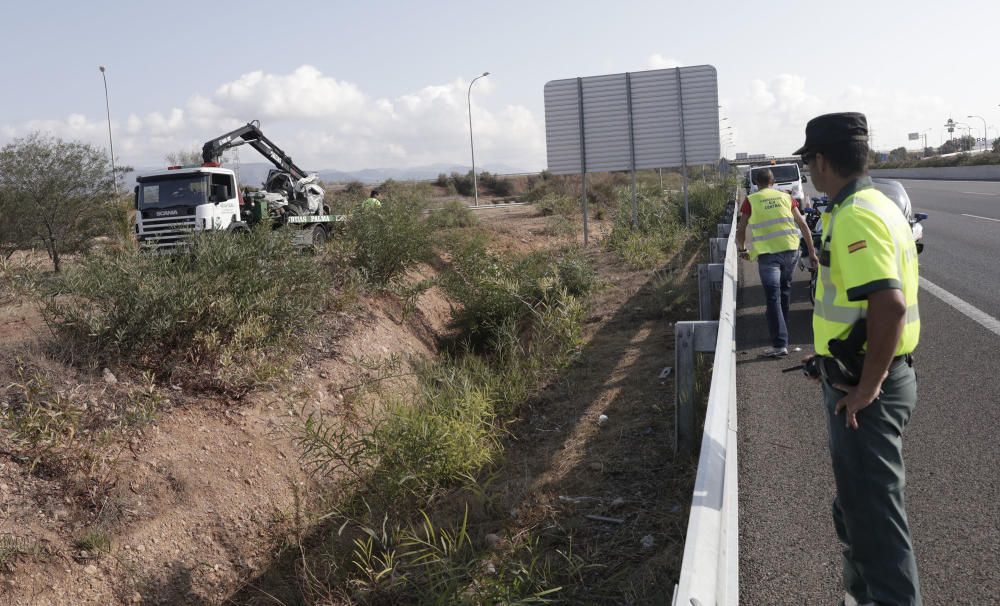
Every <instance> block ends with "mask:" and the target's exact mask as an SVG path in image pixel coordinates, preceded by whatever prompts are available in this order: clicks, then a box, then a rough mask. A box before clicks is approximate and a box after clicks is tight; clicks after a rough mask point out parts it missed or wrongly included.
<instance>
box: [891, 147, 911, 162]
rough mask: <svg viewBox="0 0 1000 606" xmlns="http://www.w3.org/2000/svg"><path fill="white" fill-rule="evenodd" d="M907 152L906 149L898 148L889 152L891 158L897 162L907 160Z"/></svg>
mask: <svg viewBox="0 0 1000 606" xmlns="http://www.w3.org/2000/svg"><path fill="white" fill-rule="evenodd" d="M906 156H907V152H906V148H905V147H897V148H896V149H894V150H892V151H891V152H889V157H890V158H891V159H893V160H895V161H897V162H898V161H901V160H906Z"/></svg>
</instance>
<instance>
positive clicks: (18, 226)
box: [0, 187, 31, 259]
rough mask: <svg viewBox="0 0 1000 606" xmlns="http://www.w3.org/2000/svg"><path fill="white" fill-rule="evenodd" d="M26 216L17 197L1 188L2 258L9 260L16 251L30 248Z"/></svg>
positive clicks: (0, 255)
mask: <svg viewBox="0 0 1000 606" xmlns="http://www.w3.org/2000/svg"><path fill="white" fill-rule="evenodd" d="M24 221H25V214H24V213H22V212H20V209H19V208H18V206H17V197H16V196H14V195H13V194H12V193H10V192H9V191H8V189H7V188H6V187H4V188H0V258H2V259H9V258H10V256H11V255H13V254H14V252H15V251H17V250H19V249H21V248H27V247H28V246H30V244H31V242H30V238H29V237H28V235H27V232H28V230H27V229H26V228H25V225H24Z"/></svg>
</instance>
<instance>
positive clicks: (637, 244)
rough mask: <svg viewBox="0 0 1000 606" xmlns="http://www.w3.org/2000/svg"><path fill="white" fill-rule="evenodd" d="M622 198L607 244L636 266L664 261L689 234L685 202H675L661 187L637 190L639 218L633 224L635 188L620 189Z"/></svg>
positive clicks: (657, 263)
mask: <svg viewBox="0 0 1000 606" xmlns="http://www.w3.org/2000/svg"><path fill="white" fill-rule="evenodd" d="M618 200H619V204H618V209H617V211H616V212H615V215H614V223H613V225H612V228H611V234H610V235H609V236H608V237H607V238H606V240H605V246H607V248H608V249H609V250H611V251H614V252H615V253H616V254H617V255H618V257H619V258H621V259H622V260H623V261H625V263H626V264H628V265H629V266H630V267H633V268H635V269H651V268H654V267H656V266H658V265H660V264H662V263H664V262H665V261H666V259H667V258H668V256H669V255H670V254H672V253H673V252H674V251H675V250H676V248H677V246H678V245H679V243H680V242H681V241H682V240H683V238H684V236H685V230H684V221H683V213H684V209H683V205H677V204H671V202H670V198H669V197H667V196H665V195H664V194H663V193H662V192H661V191H660V190H659V189H657V188H653V187H650V186H642V187H639V188H638V189H637V192H636V207H637V209H636V218H637V222H636V224H635V225H633V223H632V194H631V191H630V190H629V189H628V188H623V189H620V190H619V192H618ZM678 206H680V210H679V211H678Z"/></svg>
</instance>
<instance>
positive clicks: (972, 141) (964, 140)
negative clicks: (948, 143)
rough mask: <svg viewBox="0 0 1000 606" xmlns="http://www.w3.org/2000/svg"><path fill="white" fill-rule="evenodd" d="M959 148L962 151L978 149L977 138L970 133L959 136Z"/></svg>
mask: <svg viewBox="0 0 1000 606" xmlns="http://www.w3.org/2000/svg"><path fill="white" fill-rule="evenodd" d="M958 148H959V149H961V150H962V151H970V150H973V149H976V138H975V137H971V136H969V135H965V136H963V137H959V138H958Z"/></svg>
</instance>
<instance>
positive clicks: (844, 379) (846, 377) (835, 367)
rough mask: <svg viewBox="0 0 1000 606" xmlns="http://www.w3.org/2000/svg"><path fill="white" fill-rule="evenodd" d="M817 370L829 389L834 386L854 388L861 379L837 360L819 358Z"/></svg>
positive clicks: (824, 357)
mask: <svg viewBox="0 0 1000 606" xmlns="http://www.w3.org/2000/svg"><path fill="white" fill-rule="evenodd" d="M819 370H820V374H821V375H823V380H824V381H826V382H827V384H829V385H830V386H831V387H832V386H834V385H847V386H854V385H857V384H858V382H859V381H860V379H861V377H859V376H858V375H857V374H855V373H853V372H851V371H850V370H848V369H847V368H846V367H845V366H844V365H843V364H841V363H840V361H839V360H837V359H836V358H830V357H827V356H822V357H821V358H820V364H819Z"/></svg>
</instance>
